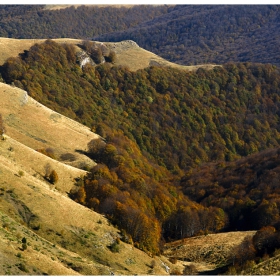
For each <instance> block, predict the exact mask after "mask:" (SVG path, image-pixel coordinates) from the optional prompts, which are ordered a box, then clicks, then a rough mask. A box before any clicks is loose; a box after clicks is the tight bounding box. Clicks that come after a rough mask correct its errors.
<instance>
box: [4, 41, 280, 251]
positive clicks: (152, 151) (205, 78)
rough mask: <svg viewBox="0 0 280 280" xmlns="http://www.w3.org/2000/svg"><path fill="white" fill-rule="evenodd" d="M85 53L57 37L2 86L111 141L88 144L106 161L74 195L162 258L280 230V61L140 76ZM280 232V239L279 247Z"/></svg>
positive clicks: (21, 62) (8, 74) (12, 69)
mask: <svg viewBox="0 0 280 280" xmlns="http://www.w3.org/2000/svg"><path fill="white" fill-rule="evenodd" d="M87 44H88V43H87V42H86V41H85V42H84V45H83V46H81V47H82V48H84V49H85V50H86V46H87ZM76 60H77V57H76V54H75V47H74V45H70V44H64V45H63V44H62V45H61V44H58V43H55V42H54V41H52V40H47V41H46V42H45V43H43V44H35V45H34V46H33V47H31V49H30V50H29V51H25V52H24V53H23V54H21V55H20V56H19V57H16V58H9V59H8V60H7V61H6V62H5V63H4V64H3V65H2V66H1V75H2V81H4V82H6V83H9V84H13V85H15V86H17V87H19V88H22V89H24V90H26V91H27V92H28V93H29V94H30V96H32V97H33V98H35V99H36V100H38V101H39V102H41V103H43V104H44V105H46V106H48V107H49V108H52V109H54V110H56V111H58V112H60V113H62V114H64V115H66V116H69V117H70V118H73V119H75V120H78V121H79V122H81V123H84V124H86V125H87V126H89V127H91V129H92V131H94V132H96V133H98V134H99V135H100V136H102V138H103V140H102V139H98V140H92V141H90V142H89V143H88V150H87V152H86V155H87V156H88V157H90V158H92V159H93V160H95V161H96V162H97V163H98V164H97V165H96V166H95V167H94V168H92V169H89V167H88V166H86V165H85V166H81V168H83V169H85V170H87V171H89V173H88V175H87V176H85V177H84V178H81V179H80V180H78V181H77V185H78V186H79V189H78V191H77V192H72V193H71V194H70V196H71V198H72V199H73V200H75V201H77V202H79V203H81V204H83V205H85V206H87V207H89V208H91V209H93V210H95V211H97V212H99V213H103V214H105V215H106V216H107V217H108V218H109V219H110V221H111V223H112V224H114V225H116V226H117V227H118V228H119V229H120V230H121V232H122V236H123V241H125V242H128V243H133V244H134V245H135V246H136V247H138V248H140V249H142V250H144V251H146V252H151V253H153V254H159V253H160V251H161V248H162V246H163V244H164V243H165V242H167V241H171V240H176V239H182V238H186V237H191V236H195V235H201V234H207V233H216V232H222V231H230V230H262V232H263V231H265V230H264V228H265V227H266V231H265V232H268V233H270V232H271V230H270V228H269V227H273V228H274V229H275V230H276V233H277V232H278V231H277V230H278V228H279V226H280V225H279V211H280V196H279V192H278V191H277V189H278V184H279V174H278V173H279V172H278V171H277V170H278V169H279V163H280V161H279V156H280V152H279V150H278V146H279V142H280V126H279V117H280V97H279V93H280V92H279V83H280V73H279V69H278V68H277V67H276V66H273V65H271V64H254V63H228V64H224V65H222V66H217V67H215V68H214V69H213V70H203V69H199V70H198V71H196V72H187V71H183V70H176V69H173V68H164V67H156V66H152V67H149V68H146V69H143V70H138V71H136V72H132V71H130V70H129V69H128V68H125V67H121V66H116V65H114V63H113V61H111V62H105V63H102V64H97V65H96V66H93V65H90V64H87V65H86V66H84V67H82V68H81V67H80V66H79V64H78V63H77V61H76ZM50 148H51V147H50ZM272 232H273V234H272V233H271V236H273V242H274V243H273V245H271V246H272V248H276V247H279V242H278V241H277V240H278V239H277V238H278V237H277V236H278V235H276V233H275V231H272ZM259 235H260V234H259ZM276 241H277V242H276ZM258 244H259V243H258ZM262 250H263V247H260V249H259V253H258V254H262V253H263V251H262ZM271 250H272V249H271Z"/></svg>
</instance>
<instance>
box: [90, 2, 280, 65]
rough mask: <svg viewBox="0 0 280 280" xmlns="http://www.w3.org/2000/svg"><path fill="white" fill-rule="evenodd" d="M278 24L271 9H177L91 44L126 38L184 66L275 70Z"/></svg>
mask: <svg viewBox="0 0 280 280" xmlns="http://www.w3.org/2000/svg"><path fill="white" fill-rule="evenodd" d="M279 24H280V22H279V6H275V5H270V6H266V5H261V6H260V5H243V6H242V5H212V6H206V5H197V6H195V5H186V6H184V5H181V6H180V5H179V6H176V7H175V8H174V10H172V11H170V12H169V13H168V14H166V15H162V16H159V17H157V18H155V19H153V20H151V21H148V22H144V23H141V24H139V25H138V26H136V27H133V28H130V29H128V30H125V31H122V32H116V33H112V34H104V35H101V36H97V37H94V39H95V40H101V41H106V40H108V41H115V40H116V41H120V40H124V39H128V38H129V39H131V40H135V41H136V42H137V43H138V44H139V45H140V46H141V47H143V48H145V49H148V50H150V51H152V52H154V53H157V54H158V55H160V56H162V57H164V58H165V59H168V60H171V61H173V62H176V63H181V64H185V65H190V64H202V63H218V64H219V63H226V62H232V61H234V62H240V61H243V62H245V61H249V62H261V63H272V64H276V65H278V66H279V58H280V57H279V52H278V47H279V43H280V42H279V30H280V29H279Z"/></svg>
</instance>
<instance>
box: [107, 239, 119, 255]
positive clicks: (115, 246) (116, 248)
mask: <svg viewBox="0 0 280 280" xmlns="http://www.w3.org/2000/svg"><path fill="white" fill-rule="evenodd" d="M109 249H110V250H111V252H113V253H119V252H120V245H119V244H118V243H117V242H116V241H115V242H114V243H112V244H111V245H110V246H109Z"/></svg>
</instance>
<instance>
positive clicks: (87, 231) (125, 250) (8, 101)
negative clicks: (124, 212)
mask: <svg viewBox="0 0 280 280" xmlns="http://www.w3.org/2000/svg"><path fill="white" fill-rule="evenodd" d="M0 96H1V98H0V100H1V113H2V116H3V119H4V121H5V126H6V135H4V138H3V139H1V140H0V174H1V175H0V201H1V203H0V243H1V248H2V251H1V256H0V274H2V275H4V274H7V275H9V274H12V275H21V274H32V275H33V274H34V275H46V274H50V275H79V274H85V275H112V274H113V273H114V274H117V275H122V274H124V275H132V274H141V275H143V274H160V275H167V272H166V269H165V267H164V266H163V265H162V261H164V262H167V263H168V264H169V262H168V261H167V260H166V259H165V258H164V257H161V258H155V259H154V258H151V257H150V256H148V255H147V254H145V253H144V252H142V251H140V250H138V249H136V248H134V247H133V246H132V245H130V244H126V243H123V242H121V241H120V244H119V245H118V246H119V252H112V251H111V249H110V248H109V246H111V245H112V244H114V243H115V242H116V240H117V238H119V237H120V235H119V233H118V230H117V229H116V228H115V227H113V226H111V225H110V224H109V223H108V221H107V219H105V218H104V217H103V216H102V215H100V214H98V213H96V212H94V211H92V210H90V209H88V208H86V207H84V206H82V205H80V204H77V203H76V202H75V201H73V200H72V199H70V198H69V197H68V196H67V195H66V194H65V193H66V192H69V191H70V190H71V189H72V188H76V187H77V183H78V182H79V181H78V180H77V179H78V178H79V177H80V176H84V175H85V174H86V172H85V171H83V170H80V169H77V168H74V167H72V166H69V165H66V164H65V163H62V162H59V161H57V160H53V159H51V158H49V157H47V156H45V155H44V154H41V153H39V152H36V151H35V150H34V149H33V146H36V145H37V144H38V143H43V142H46V143H47V142H49V141H51V140H52V139H54V140H55V139H56V138H57V141H53V142H52V143H53V144H54V149H57V151H60V146H61V143H60V140H59V139H60V138H59V137H63V135H64V137H65V138H64V141H65V139H70V140H71V141H69V143H68V144H67V143H65V145H64V148H63V149H65V147H66V146H67V145H68V146H67V147H68V150H67V151H68V152H70V151H71V152H74V147H75V146H76V147H78V148H85V147H84V146H83V145H86V144H87V141H88V135H90V136H91V137H92V138H94V137H97V135H96V134H94V133H92V132H90V131H89V129H88V128H86V127H84V126H83V125H80V124H79V123H76V122H74V121H72V120H70V119H68V118H66V117H64V116H61V115H59V114H57V113H55V112H53V111H52V110H50V109H48V108H46V107H44V106H43V105H41V104H39V103H38V102H36V101H35V100H33V99H32V98H30V97H28V96H26V93H25V92H24V91H22V90H20V89H17V88H15V87H11V86H8V85H5V84H1V90H0ZM22 97H24V99H22ZM22 100H24V104H23V103H22V102H21V101H22ZM11 114H12V115H13V122H11V120H10V119H9V118H8V117H9V116H11ZM53 114H56V115H59V116H60V120H61V122H58V123H54V122H53V119H52V118H50V116H52V115H53ZM30 116H33V118H31V117H30ZM15 120H16V121H15ZM15 124H16V125H15ZM38 127H39V128H40V129H38ZM17 131H19V132H17ZM27 132H28V133H27ZM46 132H48V133H46ZM12 136H13V137H15V138H16V139H17V140H15V139H14V138H12ZM78 136H79V137H78ZM92 138H90V139H92ZM38 139H40V141H39V140H38ZM83 139H84V140H83ZM21 140H22V142H21ZM42 140H43V142H42ZM65 142H67V141H65ZM81 142H82V143H84V144H83V145H81ZM25 144H26V145H25ZM28 146H29V147H28ZM71 147H72V148H71ZM77 156H78V155H77ZM47 164H49V165H50V166H51V167H52V168H53V169H55V170H56V171H57V173H58V182H57V183H55V184H51V183H50V182H49V181H48V180H46V179H45V170H44V169H45V168H44V167H45V166H46V165H47ZM23 238H25V239H26V240H27V242H26V244H27V248H24V247H23V241H22V240H23ZM153 260H154V262H155V264H156V265H154V266H153V267H154V268H151V263H152V261H153Z"/></svg>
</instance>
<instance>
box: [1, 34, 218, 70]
mask: <svg viewBox="0 0 280 280" xmlns="http://www.w3.org/2000/svg"><path fill="white" fill-rule="evenodd" d="M45 40H46V39H10V38H0V64H3V63H4V62H5V61H6V59H7V58H9V57H11V56H17V55H18V54H19V53H23V51H24V50H28V49H29V48H30V47H31V46H32V45H34V44H36V43H42V42H44V41H45ZM54 41H56V42H58V43H71V44H76V45H77V44H80V43H81V42H82V40H78V39H69V38H61V39H54ZM104 44H105V45H106V46H107V47H108V48H109V49H111V50H114V51H115V52H116V54H117V57H116V62H115V64H116V65H124V66H127V67H128V68H129V69H130V70H131V71H136V70H138V69H144V68H146V67H149V66H151V65H156V66H163V67H174V68H179V69H184V70H187V71H196V70H197V69H198V68H205V69H212V68H214V67H215V66H217V65H213V64H205V65H193V66H184V65H179V64H175V63H172V62H169V61H167V60H165V59H163V58H161V57H160V56H158V55H155V54H154V53H152V52H149V51H146V50H145V49H142V48H140V47H139V46H137V44H136V45H135V44H131V41H129V40H128V41H122V42H118V43H109V42H104Z"/></svg>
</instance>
